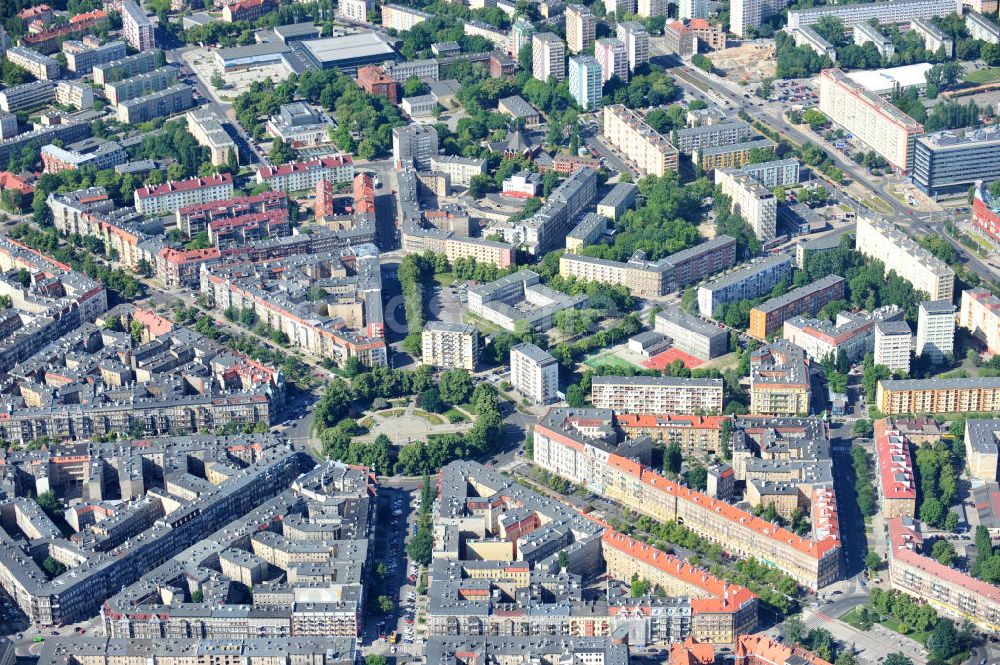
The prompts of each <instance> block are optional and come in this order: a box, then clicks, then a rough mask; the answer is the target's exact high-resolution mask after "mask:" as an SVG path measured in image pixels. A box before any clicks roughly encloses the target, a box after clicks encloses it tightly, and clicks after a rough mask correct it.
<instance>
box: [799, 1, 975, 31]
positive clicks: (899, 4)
mask: <svg viewBox="0 0 1000 665" xmlns="http://www.w3.org/2000/svg"><path fill="white" fill-rule="evenodd" d="M953 12H957V13H958V14H959V15H961V14H962V3H961V0H881V1H879V2H864V3H857V4H851V5H824V6H822V7H810V8H809V9H792V10H789V12H788V29H789V30H793V29H795V28H800V27H804V26H807V25H813V24H814V23H816V22H817V21H819V20H820V19H821V18H823V17H824V16H832V17H834V18H838V19H840V21H841V22H842V23H843V24H844V27H845V28H853V27H854V26H856V25H861V24H862V23H868V22H869V21H871V20H872V19H876V20H877V21H878V22H879V23H880V24H882V25H885V24H887V23H910V22H911V21H913V20H914V19H927V20H930V19H932V18H934V17H935V16H947V15H948V14H951V13H953Z"/></svg>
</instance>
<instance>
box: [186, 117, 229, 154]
mask: <svg viewBox="0 0 1000 665" xmlns="http://www.w3.org/2000/svg"><path fill="white" fill-rule="evenodd" d="M186 117H187V127H188V131H189V132H191V135H192V136H194V140H195V141H197V142H198V145H202V146H205V147H207V148H208V151H209V154H210V155H211V160H212V164H213V165H215V166H225V165H226V164H228V163H229V159H230V155H231V156H232V159H233V161H234V163H237V164H238V163H239V150H237V148H236V144H235V143H234V142H233V140H232V139H231V138H230V137H229V134H228V133H227V132H226V130H225V128H224V127H223V126H222V123H221V122H219V119H218V118H217V117H216V115H215V114H214V113H212V112H211V111H210V110H208V109H192V110H190V111H188V112H187V115H186Z"/></svg>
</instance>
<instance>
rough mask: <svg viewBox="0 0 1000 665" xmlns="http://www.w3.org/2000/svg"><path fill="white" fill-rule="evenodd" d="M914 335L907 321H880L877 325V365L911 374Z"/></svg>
mask: <svg viewBox="0 0 1000 665" xmlns="http://www.w3.org/2000/svg"><path fill="white" fill-rule="evenodd" d="M912 340H913V334H912V333H911V332H910V326H909V325H907V323H906V321H880V322H879V323H876V324H875V364H876V365H885V366H886V367H888V368H889V369H891V370H892V371H894V372H905V373H907V374H909V373H910V348H911V347H912Z"/></svg>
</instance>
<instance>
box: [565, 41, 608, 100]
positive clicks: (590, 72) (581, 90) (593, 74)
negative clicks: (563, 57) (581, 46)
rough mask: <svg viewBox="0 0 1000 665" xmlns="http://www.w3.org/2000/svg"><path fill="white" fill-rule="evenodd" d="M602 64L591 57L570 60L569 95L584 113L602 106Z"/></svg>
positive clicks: (583, 56) (574, 57)
mask: <svg viewBox="0 0 1000 665" xmlns="http://www.w3.org/2000/svg"><path fill="white" fill-rule="evenodd" d="M601 91H602V81H601V64H600V63H599V62H597V59H596V58H594V57H593V56H591V55H575V56H573V57H571V58H570V59H569V94H570V95H572V96H573V99H575V100H576V103H577V104H579V105H580V108H582V109H583V110H584V111H592V110H594V109H596V108H599V107H600V106H601Z"/></svg>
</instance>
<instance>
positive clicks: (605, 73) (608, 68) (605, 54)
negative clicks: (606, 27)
mask: <svg viewBox="0 0 1000 665" xmlns="http://www.w3.org/2000/svg"><path fill="white" fill-rule="evenodd" d="M594 57H595V58H597V62H598V64H600V65H601V80H602V81H609V80H611V77H612V76H617V77H618V78H619V79H621V80H622V81H628V52H627V51H626V50H625V42H623V41H622V40H620V39H614V38H608V39H598V40H597V41H596V42H594Z"/></svg>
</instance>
